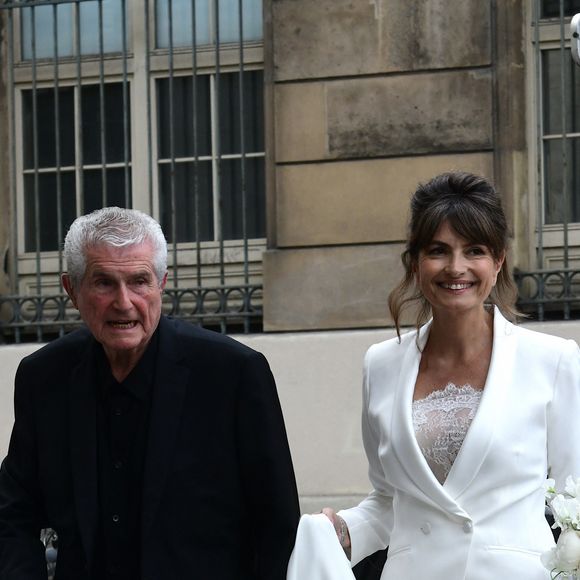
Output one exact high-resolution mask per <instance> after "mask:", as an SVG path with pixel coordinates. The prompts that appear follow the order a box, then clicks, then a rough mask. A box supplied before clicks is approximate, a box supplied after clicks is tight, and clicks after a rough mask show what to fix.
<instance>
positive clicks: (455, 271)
mask: <svg viewBox="0 0 580 580" xmlns="http://www.w3.org/2000/svg"><path fill="white" fill-rule="evenodd" d="M466 269H467V268H466V266H465V261H464V258H463V256H461V255H455V254H453V255H451V256H450V257H449V261H448V262H447V265H446V266H445V271H446V272H448V273H449V274H450V275H452V276H459V275H461V274H464V273H465V271H466Z"/></svg>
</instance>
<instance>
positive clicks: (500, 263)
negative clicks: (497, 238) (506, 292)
mask: <svg viewBox="0 0 580 580" xmlns="http://www.w3.org/2000/svg"><path fill="white" fill-rule="evenodd" d="M505 256H506V251H505V250H502V252H501V254H500V256H499V258H498V259H497V260H495V277H494V279H493V285H494V286H495V284H496V282H497V277H498V275H499V273H500V272H501V269H502V267H503V265H504V262H505Z"/></svg>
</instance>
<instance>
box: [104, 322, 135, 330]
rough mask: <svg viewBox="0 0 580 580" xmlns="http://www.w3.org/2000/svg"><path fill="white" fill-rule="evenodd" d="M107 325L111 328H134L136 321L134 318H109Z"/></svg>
mask: <svg viewBox="0 0 580 580" xmlns="http://www.w3.org/2000/svg"><path fill="white" fill-rule="evenodd" d="M109 326H112V327H113V328H118V329H120V330H127V329H129V328H134V327H135V326H137V322H136V321H135V320H110V321H109Z"/></svg>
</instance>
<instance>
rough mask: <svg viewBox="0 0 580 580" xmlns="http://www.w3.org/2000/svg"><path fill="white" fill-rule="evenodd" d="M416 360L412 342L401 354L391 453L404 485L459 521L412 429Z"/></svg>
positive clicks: (422, 336)
mask: <svg viewBox="0 0 580 580" xmlns="http://www.w3.org/2000/svg"><path fill="white" fill-rule="evenodd" d="M430 328H431V323H430V322H429V323H427V324H426V325H424V326H423V327H422V328H421V329H420V331H419V340H418V344H419V348H420V349H421V350H422V349H423V347H424V346H425V344H426V342H427V338H428V336H429V330H430ZM420 361H421V352H420V350H419V349H418V348H417V345H416V344H415V341H414V340H413V341H411V342H410V343H409V345H408V347H407V349H406V351H405V354H404V357H403V361H402V364H401V372H400V374H399V378H398V388H397V394H396V397H395V406H394V412H393V419H392V431H391V436H392V439H393V450H394V452H395V455H396V456H397V459H398V463H399V466H400V467H401V468H402V469H403V470H404V471H405V472H406V476H407V479H408V484H409V485H411V486H412V487H413V490H414V491H413V493H414V495H416V496H418V497H421V498H422V499H423V500H424V501H427V502H428V503H430V504H432V505H434V506H436V507H439V508H441V509H443V510H444V511H445V512H447V513H450V514H455V515H457V516H459V517H462V518H464V517H468V516H467V514H466V513H465V511H464V510H463V509H462V508H461V507H460V506H459V505H458V504H457V502H456V501H455V500H454V499H453V497H452V496H451V495H450V494H449V493H448V492H447V490H446V489H444V488H443V486H441V484H440V483H439V481H438V480H437V478H436V477H435V476H434V475H433V472H432V471H431V468H430V467H429V465H428V464H427V462H426V460H425V457H424V456H423V453H422V452H421V449H420V448H419V444H418V443H417V438H416V436H415V431H414V429H413V417H412V403H413V392H414V390H415V383H416V382H417V375H418V373H419V363H420Z"/></svg>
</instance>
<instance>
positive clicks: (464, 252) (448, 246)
mask: <svg viewBox="0 0 580 580" xmlns="http://www.w3.org/2000/svg"><path fill="white" fill-rule="evenodd" d="M504 258H505V256H504V255H502V256H501V259H500V260H496V259H495V258H494V257H493V255H492V253H491V251H490V249H489V248H488V247H487V246H485V245H483V244H474V243H473V242H470V241H468V240H466V239H465V238H463V237H461V236H460V235H458V234H457V233H456V232H455V230H453V228H452V227H451V226H450V225H449V222H447V221H444V222H443V223H442V224H441V225H440V226H439V229H438V230H437V231H436V232H435V235H434V236H433V239H432V240H431V243H430V244H429V245H428V246H427V247H426V248H424V249H422V250H421V251H420V252H419V259H418V261H417V264H416V265H415V276H416V282H417V284H418V286H419V288H420V290H421V292H422V293H423V296H424V297H425V298H426V300H427V301H428V302H429V303H430V304H431V307H432V309H433V312H434V313H436V312H438V311H441V312H445V311H447V312H454V313H455V312H461V311H466V312H467V311H469V310H472V309H475V308H483V303H484V301H485V300H486V298H487V297H488V296H489V294H490V292H491V290H492V288H493V286H494V285H495V283H496V280H497V275H498V273H499V271H500V270H501V267H502V264H503V262H504Z"/></svg>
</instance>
